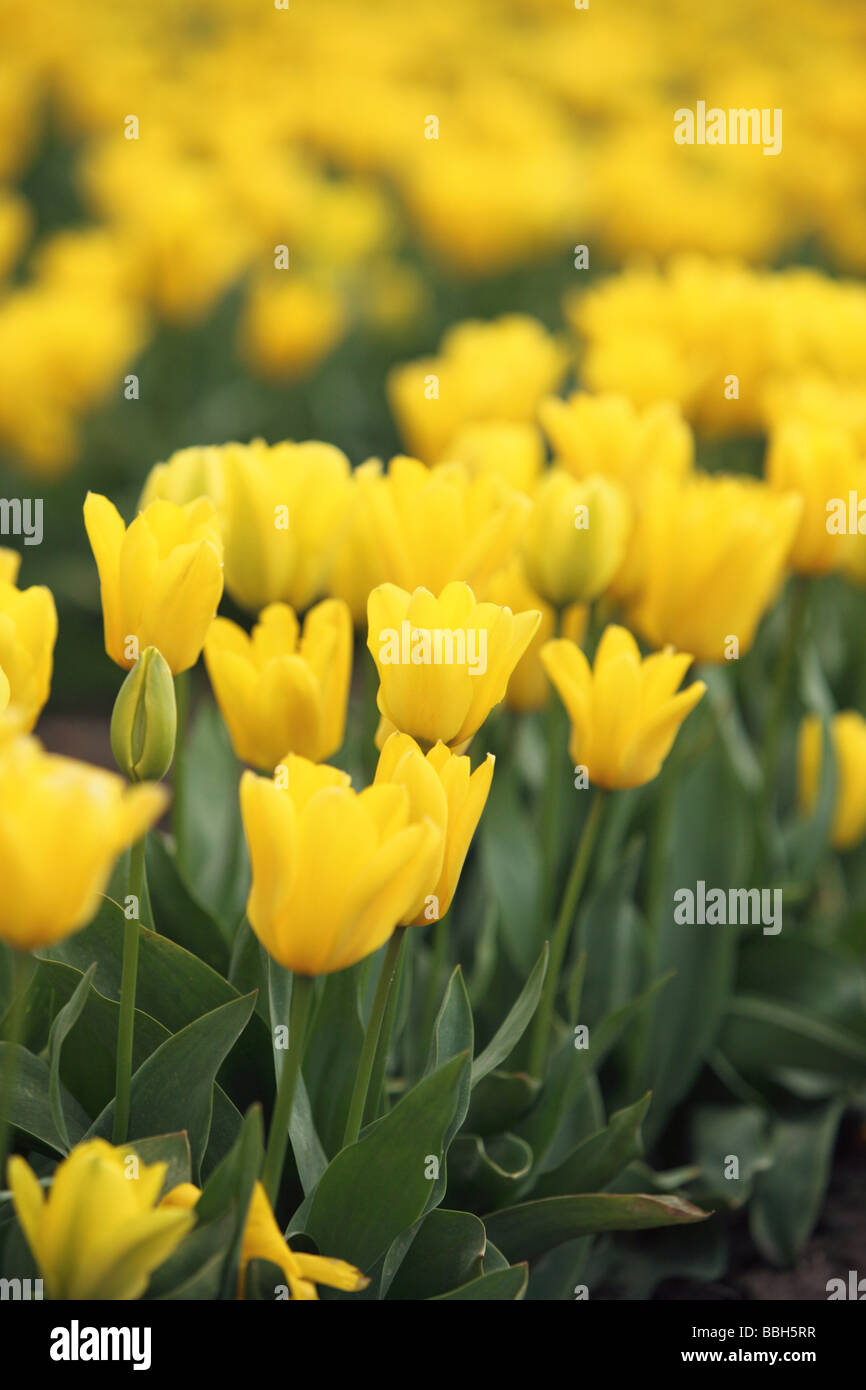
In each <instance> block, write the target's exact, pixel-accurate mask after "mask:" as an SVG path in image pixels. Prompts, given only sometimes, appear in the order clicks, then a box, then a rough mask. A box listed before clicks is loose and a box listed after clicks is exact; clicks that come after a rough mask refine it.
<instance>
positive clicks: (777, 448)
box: [767, 420, 866, 574]
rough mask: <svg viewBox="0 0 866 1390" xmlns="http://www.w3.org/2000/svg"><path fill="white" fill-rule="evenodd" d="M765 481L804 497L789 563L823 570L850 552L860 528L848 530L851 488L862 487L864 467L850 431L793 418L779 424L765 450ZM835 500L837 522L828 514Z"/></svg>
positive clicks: (845, 558) (860, 489)
mask: <svg viewBox="0 0 866 1390" xmlns="http://www.w3.org/2000/svg"><path fill="white" fill-rule="evenodd" d="M767 482H768V483H769V485H770V487H772V488H773V489H774V491H776V492H791V493H796V494H797V495H799V496H800V497H802V499H803V514H802V517H801V520H800V525H799V528H798V530H797V534H796V535H795V537H794V544H793V546H792V547H791V555H790V565H791V568H792V569H794V570H797V571H798V573H800V574H827V573H828V572H829V571H830V570H834V569H839V568H840V567H841V566H842V565H844V564H845V563H846V561H848V560H849V559H850V558H851V555H852V552H853V551H854V549H855V547H856V536H857V534H858V533H857V532H856V531H854V532H853V533H849V530H848V499H849V494H850V493H854V494H856V495H858V496H862V495H863V494H864V492H866V467H864V465H863V462H862V461H861V459H860V457H859V455H858V451H857V446H856V444H855V442H854V437H853V435H851V434H850V433H849V431H847V430H845V429H841V428H839V427H837V426H833V425H817V424H806V423H803V422H801V421H793V420H792V421H788V422H787V423H785V424H783V425H781V426H780V427H779V428H778V429H777V430H775V431H774V432H773V434H772V436H771V439H770V446H769V449H768V451H767ZM834 504H835V510H836V511H837V512H839V513H841V518H842V521H841V523H840V520H839V517H838V516H835V517H834V515H833V514H832V513H833V509H834Z"/></svg>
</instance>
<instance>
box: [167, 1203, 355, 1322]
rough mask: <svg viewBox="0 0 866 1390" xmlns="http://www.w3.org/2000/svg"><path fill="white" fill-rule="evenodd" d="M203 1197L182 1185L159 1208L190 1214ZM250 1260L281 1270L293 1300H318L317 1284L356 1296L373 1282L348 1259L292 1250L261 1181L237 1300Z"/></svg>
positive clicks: (249, 1215) (243, 1252) (245, 1242)
mask: <svg viewBox="0 0 866 1390" xmlns="http://www.w3.org/2000/svg"><path fill="white" fill-rule="evenodd" d="M200 1196H201V1191H200V1189H199V1188H197V1187H196V1186H195V1185H194V1184H193V1183H191V1182H185V1183H180V1184H179V1185H178V1186H177V1187H173V1188H172V1189H171V1191H170V1192H167V1193H166V1194H165V1196H164V1197H163V1199H162V1202H161V1203H160V1206H162V1207H167V1208H172V1209H175V1208H176V1209H179V1210H182V1211H190V1210H191V1209H192V1208H194V1207H195V1205H196V1203H197V1202H198V1199H199V1197H200ZM251 1260H268V1261H269V1262H270V1263H271V1264H273V1265H276V1266H277V1268H278V1269H281V1270H282V1271H283V1274H284V1275H285V1279H286V1284H287V1286H288V1290H289V1295H290V1297H291V1298H292V1299H293V1300H303V1301H306V1302H310V1301H311V1300H314V1299H317V1298H318V1297H319V1295H318V1293H317V1291H316V1285H317V1284H325V1285H327V1286H328V1287H329V1288H332V1289H342V1290H343V1291H344V1292H345V1293H356V1292H357V1291H358V1290H359V1289H365V1288H366V1287H367V1285H368V1284H369V1282H370V1281H369V1279H367V1278H365V1277H364V1275H363V1274H362V1273H361V1271H360V1270H359V1269H356V1268H355V1266H354V1265H350V1264H348V1263H347V1262H346V1261H345V1260H334V1259H331V1258H329V1257H327V1256H324V1255H305V1254H303V1253H302V1252H301V1251H295V1250H292V1249H290V1248H289V1245H288V1243H287V1241H286V1238H285V1236H284V1235H283V1233H282V1231H281V1230H280V1228H279V1226H278V1225H277V1222H276V1218H275V1217H274V1213H273V1209H272V1207H271V1204H270V1202H269V1201H268V1194H267V1193H266V1192H265V1189H264V1187H263V1186H262V1184H261V1183H260V1182H257V1183H256V1184H255V1186H254V1187H253V1195H252V1198H251V1200H250V1206H249V1210H248V1212H247V1219H246V1224H245V1226H244V1234H243V1241H242V1244H241V1257H240V1269H239V1271H238V1290H237V1296H238V1298H243V1297H244V1292H245V1288H246V1279H247V1270H248V1268H249V1265H250V1261H251Z"/></svg>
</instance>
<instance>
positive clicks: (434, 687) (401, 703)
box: [367, 581, 541, 749]
mask: <svg viewBox="0 0 866 1390" xmlns="http://www.w3.org/2000/svg"><path fill="white" fill-rule="evenodd" d="M367 615H368V632H367V646H368V647H369V649H370V652H371V653H372V656H373V660H374V661H375V663H376V669H377V670H378V672H379V694H378V705H379V712H380V713H381V715H382V716H383V721H382V726H381V727H380V736H379V737H380V740H381V738H382V735H383V734H385V733H389V732H392V731H393V729H399V730H400V732H401V733H405V734H411V735H412V737H413V738H415V739H417V740H418V742H419V743H421V744H422V745H428V746H429V745H432V744H434V743H436V742H438V741H439V740H440V739H441V741H442V742H443V743H445V744H447V745H448V746H449V747H450V748H457V749H460V748H462V747H463V746H465V745H466V744H467V743H468V742H469V740H470V739H471V738H472V736H473V734H474V733H476V731H477V730H478V729H479V728H480V726H481V725H482V724H483V722H484V720H485V719H486V718H487V716H488V714H489V713H490V711H491V709H492V708H493V706H494V705H497V704H499V702H500V700H502V699H503V698H504V696H505V692H506V689H507V686H508V681H509V678H510V676H511V673H512V671H513V670H514V668H515V666H516V665H517V663H518V661H519V660H520V658H521V656H522V655H523V653H524V652H525V651H526V649H527V647H528V646H529V643H530V642H531V641H532V637H533V634H534V632H535V630H536V628H537V627H538V624H539V623H540V621H541V614H540V613H539V612H538V611H532V610H530V611H529V612H526V613H517V614H514V613H512V611H511V609H510V608H500V607H498V606H497V605H496V604H494V603H477V602H476V600H475V595H474V594H473V592H472V590H471V589H470V588H469V585H468V584H461V583H459V582H457V581H455V582H454V583H452V584H447V585H446V586H445V588H444V589H443V590H442V593H441V594H440V596H439V597H438V598H436V597H434V595H433V594H431V593H430V592H429V590H428V589H416V590H415V591H414V593H411V594H410V593H407V591H406V590H405V589H398V588H397V587H396V586H395V585H394V584H381V585H379V587H378V588H376V589H374V590H373V592H372V593H371V595H370V598H369V602H368V605H367Z"/></svg>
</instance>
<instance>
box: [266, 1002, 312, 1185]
mask: <svg viewBox="0 0 866 1390" xmlns="http://www.w3.org/2000/svg"><path fill="white" fill-rule="evenodd" d="M314 985H315V980H314V979H313V978H312V976H310V975H295V977H294V979H293V980H292V1006H291V1012H290V1016H289V1048H288V1052H287V1053H286V1056H285V1059H284V1061H283V1066H282V1070H281V1072H280V1079H279V1082H278V1083H277V1100H276V1104H275V1106H274V1113H273V1115H272V1116H271V1130H270V1134H269V1135H268V1147H267V1151H266V1153H265V1164H264V1168H263V1169H262V1183H263V1185H264V1189H265V1191H266V1192H267V1194H268V1201H269V1202H270V1204H271V1206H272V1207H273V1206H275V1205H276V1200H277V1194H278V1193H279V1190H280V1179H281V1178H282V1176H283V1164H284V1163H285V1161H286V1149H287V1148H288V1144H289V1125H290V1123H291V1119H292V1106H293V1104H294V1100H295V1091H296V1090H297V1085H298V1077H299V1076H300V1074H301V1063H302V1061H303V1060H304V1043H305V1040H306V1036H307V1024H308V1023H309V1020H310V1009H311V1006H312V1003H313V990H314Z"/></svg>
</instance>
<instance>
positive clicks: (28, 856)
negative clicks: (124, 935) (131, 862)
mask: <svg viewBox="0 0 866 1390" xmlns="http://www.w3.org/2000/svg"><path fill="white" fill-rule="evenodd" d="M167 799H168V794H167V792H166V791H165V790H164V789H163V788H162V787H161V786H158V785H154V784H150V783H144V784H142V785H141V786H137V787H133V788H128V787H127V785H126V783H125V782H124V780H123V779H122V778H121V777H118V776H117V775H116V774H115V773H112V772H104V771H103V770H102V769H101V768H96V767H89V766H88V764H87V763H81V762H77V761H75V760H74V759H72V758H63V757H59V756H57V755H55V754H52V753H46V752H44V751H43V749H42V748H41V747H40V746H39V744H38V742H37V741H36V740H35V739H33V738H19V739H14V740H13V741H12V742H11V743H8V744H7V745H6V746H5V747H4V748H3V749H0V884H2V892H0V940H2V941H5V942H6V943H7V945H9V946H16V947H17V948H18V949H19V950H26V951H33V950H36V949H37V948H38V947H40V946H50V945H51V944H52V942H55V941H60V940H62V939H63V937H65V936H68V935H69V934H70V933H71V932H74V931H77V930H78V929H79V927H83V926H85V925H86V924H87V923H88V922H89V921H90V919H91V918H92V917H93V915H94V913H95V912H96V910H97V908H98V906H99V901H100V898H101V896H102V894H103V892H104V891H105V885H106V883H107V881H108V877H109V874H110V872H111V869H112V866H113V864H114V861H115V859H116V858H117V856H118V855H119V854H120V853H121V851H122V850H124V849H127V848H128V846H129V845H131V844H133V843H134V842H135V841H136V840H138V839H140V838H141V836H142V835H143V834H144V833H145V831H146V830H148V829H149V828H150V826H151V825H153V824H154V822H155V821H156V820H158V818H159V816H160V815H161V814H162V811H163V810H164V808H165V805H166V802H167Z"/></svg>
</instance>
